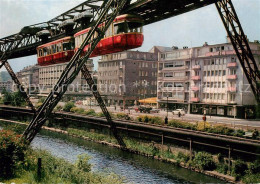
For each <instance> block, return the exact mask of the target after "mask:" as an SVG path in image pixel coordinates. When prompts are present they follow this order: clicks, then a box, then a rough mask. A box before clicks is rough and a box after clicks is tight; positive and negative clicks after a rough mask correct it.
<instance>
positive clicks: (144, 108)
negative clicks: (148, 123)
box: [138, 106, 152, 113]
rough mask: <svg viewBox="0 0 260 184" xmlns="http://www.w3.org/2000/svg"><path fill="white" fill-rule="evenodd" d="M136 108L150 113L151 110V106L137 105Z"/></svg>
mask: <svg viewBox="0 0 260 184" xmlns="http://www.w3.org/2000/svg"><path fill="white" fill-rule="evenodd" d="M138 110H139V111H140V112H141V113H150V111H151V110H152V107H146V106H139V108H138Z"/></svg>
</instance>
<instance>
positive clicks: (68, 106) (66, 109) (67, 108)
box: [63, 102, 76, 112]
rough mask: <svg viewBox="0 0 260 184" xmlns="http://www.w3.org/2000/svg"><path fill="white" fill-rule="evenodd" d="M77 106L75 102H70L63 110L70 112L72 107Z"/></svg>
mask: <svg viewBox="0 0 260 184" xmlns="http://www.w3.org/2000/svg"><path fill="white" fill-rule="evenodd" d="M73 107H76V106H75V104H74V103H73V102H68V103H66V104H65V106H64V107H63V110H64V111H66V112H70V109H71V108H73Z"/></svg>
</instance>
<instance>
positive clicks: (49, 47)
mask: <svg viewBox="0 0 260 184" xmlns="http://www.w3.org/2000/svg"><path fill="white" fill-rule="evenodd" d="M99 26H100V27H102V26H104V25H103V24H101V25H99ZM90 29H91V28H87V29H84V30H82V31H80V32H78V33H76V34H75V35H74V36H73V37H65V38H62V39H59V40H56V41H53V42H50V43H46V44H44V45H41V46H39V47H37V56H38V64H39V65H41V66H45V65H52V64H58V63H64V62H68V61H69V60H70V59H71V58H72V56H73V55H74V53H75V52H76V51H77V49H78V48H79V47H80V46H81V44H82V42H83V41H84V39H85V38H86V36H87V33H88V31H90ZM94 36H96V35H94ZM143 41H144V36H143V20H142V18H141V17H139V16H136V15H130V14H125V15H120V16H118V17H116V19H115V20H114V21H113V23H112V24H111V25H110V26H109V28H108V30H107V31H106V33H105V35H104V38H102V39H101V40H100V42H99V43H98V45H97V46H96V48H95V49H94V51H93V52H92V54H91V56H90V57H96V56H101V55H105V54H111V53H116V52H122V51H125V50H128V49H134V48H137V47H140V46H142V44H143ZM88 47H89V45H87V46H86V47H85V48H84V49H83V53H82V54H85V53H86V51H87V49H88Z"/></svg>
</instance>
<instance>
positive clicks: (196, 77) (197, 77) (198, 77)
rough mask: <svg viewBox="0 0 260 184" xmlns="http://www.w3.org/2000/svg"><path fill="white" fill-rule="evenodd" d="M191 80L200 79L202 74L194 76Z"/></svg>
mask: <svg viewBox="0 0 260 184" xmlns="http://www.w3.org/2000/svg"><path fill="white" fill-rule="evenodd" d="M191 80H200V76H192V77H191Z"/></svg>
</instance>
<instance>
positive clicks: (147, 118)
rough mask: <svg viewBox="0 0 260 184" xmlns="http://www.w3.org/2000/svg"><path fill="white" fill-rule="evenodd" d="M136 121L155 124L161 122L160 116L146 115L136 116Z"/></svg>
mask: <svg viewBox="0 0 260 184" xmlns="http://www.w3.org/2000/svg"><path fill="white" fill-rule="evenodd" d="M137 121H139V122H144V123H151V124H157V125H161V124H163V120H162V118H160V117H157V116H147V115H144V116H138V117H137Z"/></svg>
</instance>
